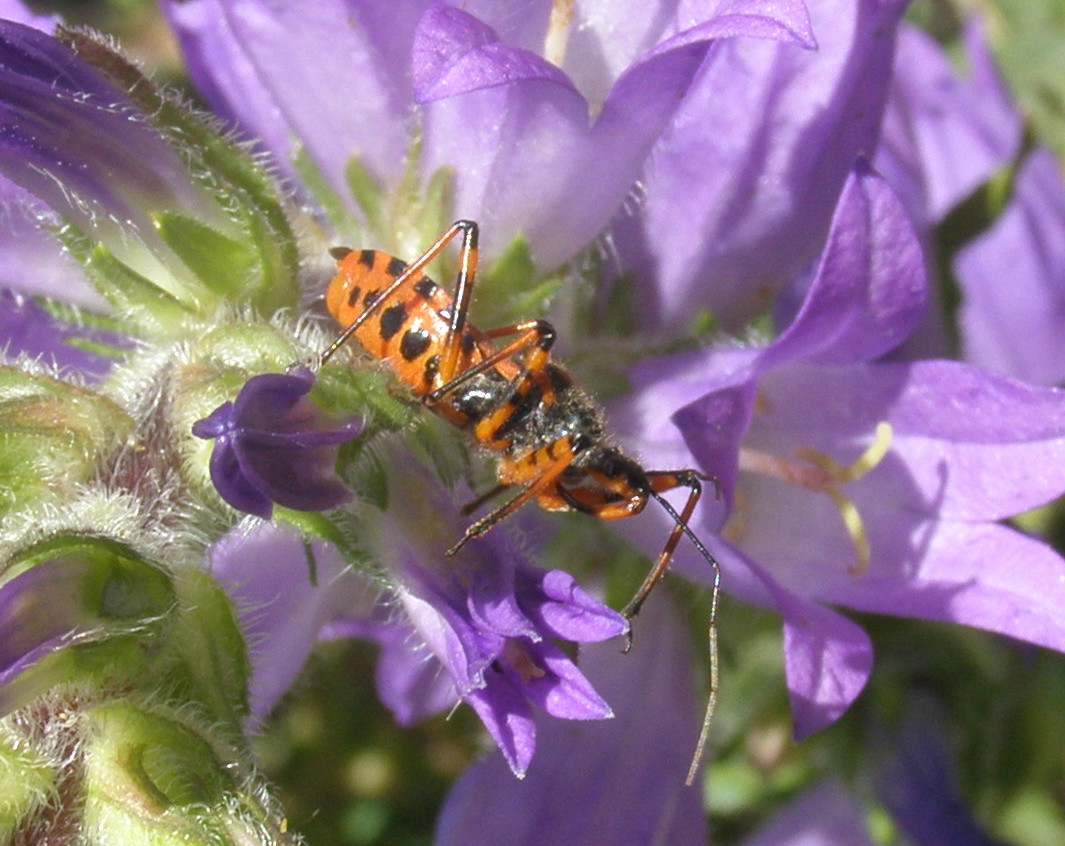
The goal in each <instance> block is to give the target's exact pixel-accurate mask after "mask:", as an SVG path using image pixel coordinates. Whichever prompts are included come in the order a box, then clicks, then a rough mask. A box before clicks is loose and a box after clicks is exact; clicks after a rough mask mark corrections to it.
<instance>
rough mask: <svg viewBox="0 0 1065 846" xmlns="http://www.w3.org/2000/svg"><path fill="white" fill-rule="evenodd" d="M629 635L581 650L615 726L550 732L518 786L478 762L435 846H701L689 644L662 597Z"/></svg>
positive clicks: (444, 817)
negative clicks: (630, 645)
mask: <svg viewBox="0 0 1065 846" xmlns="http://www.w3.org/2000/svg"><path fill="white" fill-rule="evenodd" d="M634 626H635V629H636V642H637V648H634V649H633V650H632V652H631V653H629V654H623V653H621V652H620V651H619V650H618V649H617V647H616V646H615V645H614V644H610V643H604V644H599V645H595V646H588V647H584V648H583V649H582V650H581V668H582V670H583V671H584V672H585V673H587V675H588V678H589V679H591V681H592V682H594V684H595V685H596V688H597V689H598V690H600V691H601V692H602V693H603V695H604V696H606V698H607V699H609V700H610V702H611V703H612V704H613V705H614V708H615V712H616V714H615V717H614V719H612V720H604V721H601V722H592V723H578V724H570V723H561V722H557V721H552V722H550V723H548V724H547V725H545V726H544V727H543V729H542V731H541V732H540V733H539V735H538V737H537V748H538V757H537V760H536V766H534V767H533V768H532V769H531V770H530V771H529V774H528V776H527V777H526V778H525V779H524V780H523V781H516V780H514V779H512V778H507V772H506V762H505V761H504V759H503V757H502V756H499V755H493V756H490V757H487V758H485V759H483V760H481V761H479V762H477V763H475V764H474V765H473V766H471V767H470V768H469V769H468V770H467V771H466V772H465V773H464V774H463V775H462V776H461V777H460V778H459V780H458V782H457V783H456V785H455V787H454V789H453V790H452V791H451V794H450V795H449V796H448V799H447V803H446V805H445V806H444V809H443V812H442V813H441V816H440V820H439V822H438V823H437V830H436V838H435V840H434V841H433V842H434V843H435V844H436V846H454V844H460V843H461V844H470V846H480V844H487V843H490V842H493V841H492V839H491V836H490V835H488V833H489V832H498V831H501V830H506V831H507V842H508V843H512V844H522V846H533V844H536V846H562V844H571V843H581V844H589V846H598V844H613V845H614V846H625V844H633V846H636V844H647V843H655V842H660V843H678V844H681V843H692V844H696V843H705V842H706V840H707V823H706V816H705V814H704V813H703V809H702V802H701V796H700V791H699V790H698V789H696V788H693V787H686V786H685V784H684V773H685V772H686V770H687V767H688V762H689V760H690V758H691V755H692V749H693V748H694V745H695V738H696V736H697V735H698V732H699V727H698V713H699V710H700V703H699V702H698V701H697V698H696V696H695V695H694V692H693V690H692V684H691V673H690V667H691V661H692V655H691V642H690V639H689V638H688V636H687V633H686V632H685V629H684V626H683V625H682V623H681V619H680V618H679V616H678V615H677V613H676V611H675V609H674V608H673V607H672V605H671V603H670V602H669V601H668V600H667V598H666V596H665V594H664V593H663V594H656V595H654V596H652V597H651V599H650V600H649V601H648V602H647V604H646V606H645V608H644V610H643V612H642V613H641V614H640V617H639V618H638V619H637V620H636V621H635V623H634ZM841 842H842V841H841Z"/></svg>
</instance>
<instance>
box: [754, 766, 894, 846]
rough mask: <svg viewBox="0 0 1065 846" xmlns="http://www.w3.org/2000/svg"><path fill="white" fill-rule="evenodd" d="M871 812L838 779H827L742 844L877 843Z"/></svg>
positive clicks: (866, 845)
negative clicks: (870, 825) (870, 826)
mask: <svg viewBox="0 0 1065 846" xmlns="http://www.w3.org/2000/svg"><path fill="white" fill-rule="evenodd" d="M867 816H868V812H867V811H866V809H865V806H864V805H863V804H862V802H861V801H860V800H859V799H858V797H856V796H851V795H850V794H849V793H848V792H847V790H846V788H845V787H844V785H843V784H841V783H840V782H838V781H826V782H823V783H821V784H819V785H818V786H816V787H813V788H811V789H809V790H807V791H805V792H803V793H801V794H800V795H799V797H798V798H797V799H795V800H794V801H792V802H789V803H788V804H787V805H786V806H785V807H784V808H783V809H782V810H780V811H778V812H777V813H776V815H775V816H774V817H773V819H772V820H771V821H770V822H769V823H768V824H766V825H763V826H761V827H760V828H759V829H758V830H757V831H756V832H755V833H754V834H753V835H752V836H750V837H748V838H746V839H744V841H743V846H836V844H844V843H845V844H847V846H874V841H873V839H872V838H871V837H870V836H869V829H868V826H867V825H866V818H867Z"/></svg>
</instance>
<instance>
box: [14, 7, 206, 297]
mask: <svg viewBox="0 0 1065 846" xmlns="http://www.w3.org/2000/svg"><path fill="white" fill-rule="evenodd" d="M0 90H2V91H3V92H4V93H3V96H2V97H0V125H2V126H3V129H4V131H3V132H2V133H0V172H2V173H3V174H4V176H6V177H7V179H8V180H10V181H11V182H14V183H16V184H17V185H19V186H20V187H21V188H23V189H24V190H25V191H26V192H28V193H29V194H30V195H32V196H33V197H35V198H37V200H38V202H39V203H44V204H45V205H46V206H47V207H49V208H50V209H51V210H53V211H54V212H55V213H57V214H62V215H65V216H67V217H68V219H69V220H70V221H71V222H73V223H76V224H77V225H79V226H80V227H82V228H84V229H86V230H92V231H94V232H95V233H97V235H98V237H99V236H102V239H104V240H106V241H107V242H108V243H109V244H112V245H114V249H115V250H116V251H119V254H120V255H121V256H123V257H124V258H126V259H128V260H129V261H130V262H132V263H133V264H134V266H136V267H138V268H139V269H140V270H141V271H142V272H145V271H149V270H151V271H152V272H155V273H156V274H157V275H160V276H163V277H164V278H165V276H166V275H167V274H163V273H159V272H158V268H153V265H152V261H153V259H152V257H151V253H160V252H165V248H164V245H163V243H162V240H161V239H160V237H159V235H158V234H157V232H156V227H155V225H154V224H153V221H152V219H151V218H150V216H149V212H151V211H156V212H158V211H163V210H167V211H185V210H188V209H204V210H208V209H211V208H212V206H213V203H212V202H211V201H210V200H209V199H208V197H207V195H206V194H205V193H204V192H203V191H202V190H201V189H200V188H198V187H196V186H195V185H194V184H193V182H192V181H191V180H190V178H189V176H188V169H187V167H186V166H185V164H184V163H183V162H182V160H181V157H180V156H179V155H178V153H177V152H176V151H175V150H173V149H171V148H170V147H169V146H168V145H167V144H166V143H165V142H164V140H163V139H162V137H161V136H160V135H159V133H158V132H156V131H155V130H154V129H153V128H152V127H151V125H150V124H149V123H148V121H147V120H146V119H145V118H144V117H143V115H141V114H140V112H139V111H138V109H137V108H136V106H134V104H133V103H132V102H131V100H130V98H129V96H128V94H127V93H126V92H124V91H122V90H121V89H120V88H118V87H117V86H116V85H115V84H114V83H113V82H112V81H111V80H110V79H108V78H107V77H105V76H104V75H103V74H102V73H101V72H100V71H98V70H96V69H95V68H93V67H91V66H90V65H89V64H87V63H86V62H85V61H83V60H81V59H80V58H78V57H77V56H75V55H74V53H73V52H72V51H71V50H70V49H69V48H68V47H67V46H66V45H64V44H61V43H60V42H59V41H57V40H56V39H54V38H52V37H50V36H48V35H45V34H44V33H42V32H39V31H38V30H36V29H32V28H29V27H26V26H21V25H19V24H15V23H12V22H10V21H0ZM214 222H216V223H217V222H219V220H218V219H216V220H215V221H214ZM133 233H136V236H137V237H136V239H132V238H131V237H130V236H131V235H132V234H133ZM144 246H147V247H148V248H149V250H148V251H146V250H145V249H144ZM82 284H84V283H82ZM28 290H29V292H31V293H43V291H41V290H40V289H39V288H37V287H33V288H29V289H28Z"/></svg>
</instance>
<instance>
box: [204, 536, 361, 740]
mask: <svg viewBox="0 0 1065 846" xmlns="http://www.w3.org/2000/svg"><path fill="white" fill-rule="evenodd" d="M311 555H313V556H314V563H315V568H316V574H317V582H318V583H317V584H316V585H315V584H312V583H311V572H310V569H309V567H310V562H309V556H311ZM207 563H208V567H209V569H210V571H211V573H212V574H213V575H214V576H215V578H217V579H218V580H219V581H220V582H222V584H223V585H224V586H225V588H226V592H227V593H228V594H229V596H230V598H231V599H232V600H233V603H234V605H235V606H236V607H237V611H238V613H239V615H240V623H241V629H242V630H243V632H244V638H245V640H246V642H247V643H248V648H249V653H250V656H251V663H252V677H251V683H250V691H249V693H250V699H251V703H250V704H251V714H252V719H253V720H256V721H259V720H262V719H264V718H265V717H266V716H267V715H268V714H269V713H270V711H271V709H272V708H273V707H274V705H275V704H276V703H277V701H278V700H279V699H280V698H281V696H282V694H284V693H285V691H287V690H288V689H289V687H291V685H292V683H293V682H294V681H295V680H296V677H297V675H298V674H299V672H300V670H301V669H302V667H303V665H304V663H305V661H306V660H307V657H308V656H309V655H310V652H311V650H312V649H313V647H314V644H315V642H316V641H317V640H318V636H319V633H320V632H321V630H322V629H323V627H324V626H325V625H326V624H327V623H328V622H329V621H330V620H331V619H333V618H334V617H335V616H337V615H338V614H341V613H348V614H350V613H352V612H353V609H354V608H355V607H356V606H358V605H359V604H360V603H361V604H364V605H365V604H366V603H367V601H368V600H370V601H372V598H373V597H374V596H375V595H376V592H377V591H376V588H375V587H374V586H373V584H372V583H370V582H369V581H368V580H366V579H364V578H362V577H360V576H358V575H357V574H356V573H355V571H354V570H352V569H351V568H350V567H349V566H348V565H347V562H345V561H344V560H343V558H342V557H341V556H340V554H339V553H338V552H337V550H336V549H335V548H334V547H333V546H331V545H329V544H327V543H324V542H322V541H309V540H307V539H305V538H303V537H301V536H300V535H298V534H297V533H296V532H294V531H292V530H291V529H288V528H284V527H281V526H277V525H274V524H272V523H260V524H258V525H256V526H253V527H251V528H250V529H249V528H246V527H239V526H238V527H237V528H234V529H231V530H230V531H229V532H228V533H227V534H225V535H223V536H222V537H221V538H220V539H219V540H218V541H216V542H215V544H214V545H213V546H212V547H211V548H210V550H209V551H208V554H207Z"/></svg>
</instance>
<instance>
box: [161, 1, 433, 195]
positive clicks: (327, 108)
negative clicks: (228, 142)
mask: <svg viewBox="0 0 1065 846" xmlns="http://www.w3.org/2000/svg"><path fill="white" fill-rule="evenodd" d="M424 7H425V2H423V0H401V1H400V2H392V3H388V4H381V3H378V2H374V0H317V2H315V3H310V4H306V3H304V4H287V3H273V2H266V0H236V2H228V1H227V2H221V0H193V2H177V0H168V2H166V3H164V4H163V10H164V12H165V14H166V15H167V18H168V20H169V22H170V24H171V26H172V27H173V28H174V30H175V32H176V33H177V35H178V37H179V39H180V40H181V44H182V48H183V50H184V52H185V54H186V56H187V57H188V61H189V69H190V75H191V76H192V78H193V81H194V82H195V83H196V84H197V86H198V87H199V88H200V90H201V91H203V92H204V94H205V96H207V97H208V99H209V102H210V103H211V105H212V106H213V107H214V108H215V109H216V110H217V111H218V113H219V114H221V115H223V116H224V117H226V118H228V119H230V120H233V121H235V122H236V123H238V124H239V125H240V126H241V127H243V129H244V131H245V132H246V133H247V134H248V135H250V136H253V137H258V138H261V139H263V143H264V145H265V146H266V148H267V149H268V150H269V151H270V153H272V154H273V157H274V160H275V162H276V164H277V165H278V166H279V167H281V168H282V169H283V170H285V171H287V172H289V173H290V174H291V173H292V172H293V171H292V168H291V155H292V153H293V152H294V149H295V148H294V144H293V139H296V140H297V142H298V143H300V144H302V145H303V146H304V147H305V148H306V151H307V153H308V154H309V155H310V157H311V159H312V160H313V161H314V163H315V164H316V165H317V167H318V169H319V170H320V171H321V172H322V173H323V174H324V175H325V177H326V179H327V180H328V181H329V184H330V185H331V186H332V187H333V189H334V190H336V191H337V193H338V194H339V195H340V196H344V197H347V196H348V195H349V192H348V190H347V181H346V178H345V169H346V168H347V166H348V164H349V162H350V160H351V158H352V157H353V156H358V157H359V159H360V160H361V161H362V163H363V164H364V165H366V166H367V167H368V168H369V169H370V171H371V173H373V174H374V175H375V176H376V177H377V178H378V179H379V180H381V181H382V182H394V181H395V180H397V179H398V178H399V176H400V174H401V172H402V168H403V163H404V159H405V156H406V154H407V134H408V129H407V120H408V118H409V114H408V112H409V107H408V104H409V85H410V83H409V79H408V70H409V68H408V64H407V61H408V57H409V55H410V45H411V40H412V38H413V31H414V26H415V23H416V21H417V18H418V16H419V15H420V14H421V11H422V9H423V8H424Z"/></svg>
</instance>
